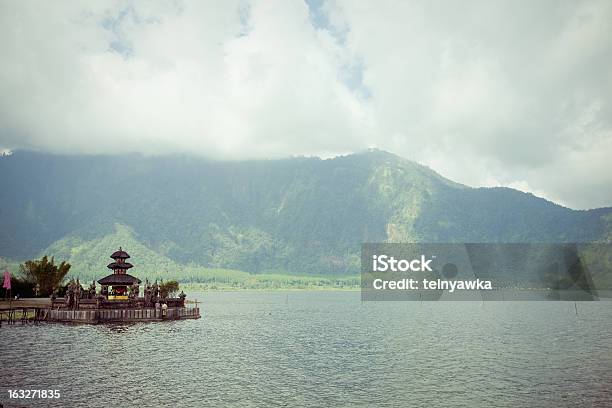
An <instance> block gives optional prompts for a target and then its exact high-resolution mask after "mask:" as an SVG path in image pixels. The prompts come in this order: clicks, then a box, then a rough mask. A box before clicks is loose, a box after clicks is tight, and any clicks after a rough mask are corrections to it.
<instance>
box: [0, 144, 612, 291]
mask: <svg viewBox="0 0 612 408" xmlns="http://www.w3.org/2000/svg"><path fill="white" fill-rule="evenodd" d="M0 188H1V189H2V191H3V192H4V193H3V194H2V195H0V224H1V225H2V228H1V229H0V256H2V257H4V258H6V259H8V260H10V261H12V262H14V261H19V260H24V259H28V258H32V257H36V256H39V255H42V254H49V255H53V256H55V257H56V259H62V260H63V259H66V260H68V261H69V262H71V263H72V264H73V265H74V266H73V270H72V272H71V273H73V274H75V275H78V276H80V277H81V279H82V280H85V279H91V278H93V277H99V276H103V275H104V274H106V273H107V270H106V264H107V263H108V262H109V259H108V255H109V254H110V253H111V252H112V251H113V250H115V249H116V248H117V247H119V246H122V247H124V248H125V249H126V250H128V252H130V254H131V255H132V256H133V257H134V264H135V266H136V268H135V269H134V273H135V274H136V273H137V274H138V276H141V277H149V278H151V279H154V278H158V277H159V278H164V279H171V278H176V279H180V280H183V281H199V282H215V281H216V280H223V279H224V277H226V278H227V276H232V278H231V279H226V282H244V281H247V280H248V279H251V278H252V276H251V275H249V274H246V273H245V272H249V273H251V274H255V275H257V276H258V277H259V279H262V280H265V279H267V278H268V277H270V279H272V280H274V279H276V277H278V276H286V275H293V276H294V277H295V276H310V277H311V278H312V280H313V282H317V279H319V277H320V276H354V275H356V274H357V273H358V271H359V248H360V244H361V243H362V242H382V241H393V242H411V241H419V242H572V241H578V242H585V241H586V242H588V241H603V242H609V241H610V236H611V235H610V231H612V209H610V208H607V209H598V210H590V211H575V210H571V209H568V208H564V207H561V206H558V205H556V204H554V203H551V202H549V201H546V200H543V199H541V198H538V197H535V196H533V195H531V194H526V193H522V192H519V191H516V190H512V189H507V188H468V187H465V186H462V185H460V184H457V183H454V182H452V181H449V180H446V179H444V178H443V177H441V176H440V175H438V174H437V173H435V172H433V171H432V170H430V169H428V168H426V167H423V166H421V165H418V164H416V163H414V162H411V161H408V160H405V159H402V158H400V157H397V156H395V155H392V154H390V153H386V152H382V151H369V152H365V153H361V154H354V155H349V156H343V157H337V158H334V159H329V160H321V159H317V158H292V159H285V160H270V161H242V162H218V161H210V160H206V159H201V158H194V157H185V156H163V157H144V156H140V155H127V154H125V155H116V156H62V155H50V154H39V153H32V152H16V153H15V154H14V155H12V156H6V157H2V158H0ZM238 271H245V272H238ZM240 274H242V275H240ZM311 278H308V279H306V278H304V279H305V280H308V281H309V282H311V281H310V280H309V279H311ZM283 279H285V278H283ZM322 279H327V278H322Z"/></svg>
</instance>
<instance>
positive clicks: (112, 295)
mask: <svg viewBox="0 0 612 408" xmlns="http://www.w3.org/2000/svg"><path fill="white" fill-rule="evenodd" d="M110 257H111V259H112V260H113V261H114V262H111V263H109V264H108V266H107V268H108V269H111V270H112V271H113V273H112V274H110V275H108V276H105V277H104V278H102V279H100V280H99V281H98V283H99V284H100V285H102V293H103V294H105V295H107V299H108V300H127V299H128V287H133V286H134V285H140V283H141V280H140V279H138V278H135V277H133V276H132V275H129V274H128V273H127V272H126V271H127V270H128V269H130V268H132V267H133V266H134V265H132V264H131V263H129V262H126V261H125V260H126V259H128V258H129V257H130V256H129V255H128V253H127V252H125V251H124V250H123V249H121V247H119V250H118V251H115V252H113V254H112V255H111V256H110ZM109 288H110V290H109Z"/></svg>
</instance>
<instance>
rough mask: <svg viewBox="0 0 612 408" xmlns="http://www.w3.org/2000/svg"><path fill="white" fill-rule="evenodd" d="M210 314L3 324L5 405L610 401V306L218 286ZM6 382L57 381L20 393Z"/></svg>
mask: <svg viewBox="0 0 612 408" xmlns="http://www.w3.org/2000/svg"><path fill="white" fill-rule="evenodd" d="M198 297H199V299H200V300H201V301H202V311H203V317H202V318H201V319H199V320H187V321H177V322H163V323H149V324H144V323H138V324H131V325H92V326H90V325H61V324H41V325H37V326H34V325H28V326H21V325H20V324H17V325H15V326H11V327H9V326H7V325H5V324H3V325H2V328H0V345H1V346H2V351H1V355H0V361H1V362H0V367H1V370H0V392H2V394H0V402H1V403H3V404H4V406H5V407H18V406H27V407H30V406H31V407H48V406H62V407H63V406H66V407H68V406H70V407H102V406H124V407H126V406H135V407H136V406H138V407H175V406H176V407H225V406H236V407H251V406H252V407H268V406H285V407H294V406H309V407H328V406H333V407H343V406H362V407H371V406H380V407H395V406H398V407H407V406H423V407H432V406H445V407H480V406H482V407H492V406H495V407H528V406H539V407H542V406H543V407H547V406H550V407H560V406H561V407H562V406H576V405H578V406H593V405H595V406H612V302H579V303H578V315H576V312H575V309H574V303H573V302H484V303H480V302H423V303H420V302H363V303H362V302H361V300H360V294H359V293H358V292H300V291H294V292H257V291H245V292H208V293H203V294H199V295H198ZM7 389H59V390H60V393H61V398H60V400H59V401H58V400H55V401H53V400H18V401H17V400H9V399H8V392H7Z"/></svg>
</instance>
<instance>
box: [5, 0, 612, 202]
mask: <svg viewBox="0 0 612 408" xmlns="http://www.w3.org/2000/svg"><path fill="white" fill-rule="evenodd" d="M610 38H612V4H611V3H609V2H606V1H601V2H597V1H593V2H568V3H560V2H556V1H555V2H552V1H551V2H544V1H543V2H538V3H533V2H510V3H508V2H499V3H498V2H491V1H475V2H469V3H465V2H453V1H448V2H430V1H415V2H393V3H388V4H387V3H385V2H372V3H363V2H355V1H352V0H338V1H334V2H327V3H325V4H324V5H323V6H322V7H320V8H319V7H311V8H310V9H309V5H308V4H306V3H303V2H300V1H293V2H289V1H276V2H274V1H265V2H264V1H261V2H260V1H255V2H246V1H242V0H237V1H227V2H196V1H193V2H192V1H166V2H161V1H160V2H155V3H151V2H141V1H115V2H110V3H102V2H75V1H65V2H54V3H53V4H50V3H45V2H35V1H23V2H3V3H0V55H2V61H3V63H2V64H1V65H0V147H7V148H13V149H14V148H26V149H32V148H33V149H42V150H50V151H62V152H67V151H68V152H90V153H112V152H116V151H141V152H144V153H154V154H155V153H163V152H189V153H196V154H202V155H207V156H211V157H217V158H253V157H255V158H264V157H265V158H268V157H270V158H273V157H282V156H288V155H294V154H306V155H310V154H320V155H333V154H335V153H345V152H349V151H355V150H361V149H364V148H366V147H367V146H370V145H377V146H379V147H380V148H383V149H387V150H391V151H393V152H395V153H398V154H400V155H403V156H406V157H409V158H412V159H417V160H419V161H421V162H424V163H425V164H428V165H430V166H431V167H432V168H434V169H436V170H439V171H440V172H441V173H442V174H443V175H445V176H447V177H449V178H451V179H454V180H456V181H459V182H463V183H466V184H470V185H487V184H491V180H495V183H496V184H500V185H507V186H515V187H520V188H521V189H529V190H530V191H533V192H535V193H537V194H541V195H544V196H546V197H547V198H551V199H554V200H558V201H561V202H563V203H567V204H568V205H570V206H575V207H581V208H583V207H594V206H602V205H611V204H612V188H610V186H611V185H612V177H611V176H610V174H612V171H610V170H611V169H610V165H609V164H608V157H610V156H611V154H612V131H611V129H612V103H611V102H612V101H611V98H612V70H610V66H612V45H611V43H610Z"/></svg>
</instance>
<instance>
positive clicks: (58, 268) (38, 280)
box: [19, 255, 71, 296]
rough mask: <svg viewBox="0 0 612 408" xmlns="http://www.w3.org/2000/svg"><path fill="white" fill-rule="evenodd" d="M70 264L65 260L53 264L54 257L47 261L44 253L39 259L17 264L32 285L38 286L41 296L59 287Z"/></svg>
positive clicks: (47, 294)
mask: <svg viewBox="0 0 612 408" xmlns="http://www.w3.org/2000/svg"><path fill="white" fill-rule="evenodd" d="M70 266H71V265H70V264H69V263H67V262H62V263H61V264H59V265H55V259H54V258H53V257H51V260H50V261H49V259H48V258H47V256H46V255H45V256H43V257H42V259H41V260H32V261H26V262H24V263H23V264H21V265H20V266H19V270H20V271H21V274H22V275H23V276H24V278H25V280H26V281H27V282H28V283H29V284H30V285H32V287H34V286H38V291H39V294H40V295H41V296H49V295H50V294H51V293H53V291H54V290H56V289H59V287H60V286H61V284H62V282H63V280H64V278H65V277H66V275H67V274H68V271H69V270H70Z"/></svg>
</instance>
